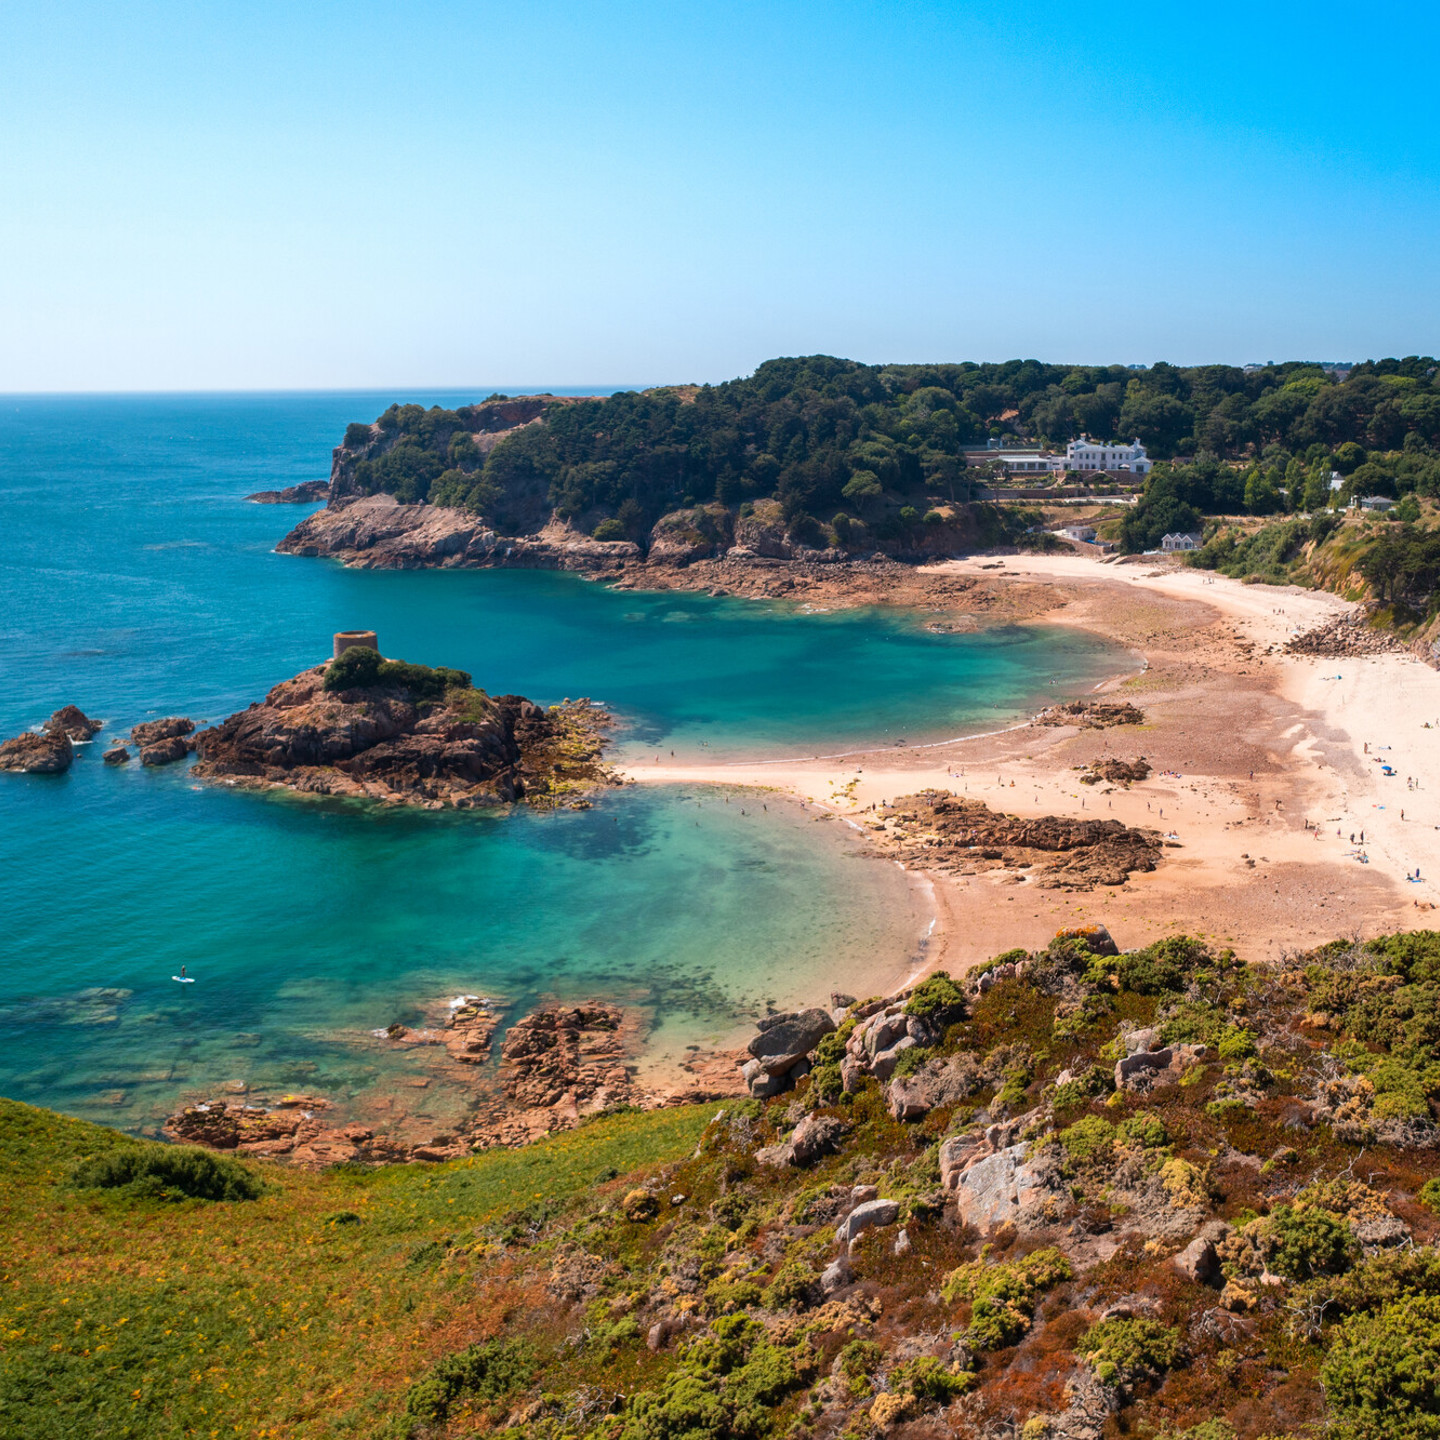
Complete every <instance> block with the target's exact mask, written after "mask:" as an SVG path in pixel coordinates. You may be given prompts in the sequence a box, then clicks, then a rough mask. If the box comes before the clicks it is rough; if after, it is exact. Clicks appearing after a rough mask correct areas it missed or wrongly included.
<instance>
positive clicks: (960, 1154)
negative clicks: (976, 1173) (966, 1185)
mask: <svg viewBox="0 0 1440 1440" xmlns="http://www.w3.org/2000/svg"><path fill="white" fill-rule="evenodd" d="M989 1149H990V1147H989V1145H988V1144H986V1142H985V1137H984V1136H983V1135H951V1136H949V1137H948V1138H947V1139H945V1140H942V1141H941V1142H940V1183H941V1185H943V1186H944V1187H945V1189H947V1190H954V1189H955V1188H956V1186H957V1185H958V1184H959V1183H960V1176H961V1175H962V1174H963V1173H964V1171H965V1170H966V1169H967V1168H968V1167H969V1166H970V1165H971V1164H973V1163H974V1161H976V1160H978V1159H979V1158H980V1156H982V1155H984V1154H986V1153H987V1152H988V1151H989Z"/></svg>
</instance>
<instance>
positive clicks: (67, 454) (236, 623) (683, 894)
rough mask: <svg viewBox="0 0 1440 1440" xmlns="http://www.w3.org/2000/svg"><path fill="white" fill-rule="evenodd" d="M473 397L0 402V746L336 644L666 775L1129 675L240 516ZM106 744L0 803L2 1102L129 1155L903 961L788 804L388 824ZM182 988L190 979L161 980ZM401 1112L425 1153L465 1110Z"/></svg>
mask: <svg viewBox="0 0 1440 1440" xmlns="http://www.w3.org/2000/svg"><path fill="white" fill-rule="evenodd" d="M484 393H485V392H484V391H474V392H471V391H467V392H464V393H463V394H462V393H459V392H432V393H422V394H416V395H395V394H388V393H387V394H384V395H380V394H370V393H348V394H293V393H291V394H274V395H256V394H246V395H192V396H173V395H167V396H56V397H42V396H8V397H0V504H3V514H4V518H5V528H4V544H3V549H0V597H3V610H0V678H3V682H4V683H3V684H0V734H3V735H4V736H9V735H13V734H16V733H18V732H19V731H21V730H24V729H26V728H28V727H31V726H35V725H37V724H38V723H39V722H40V721H42V720H44V719H45V717H46V716H47V715H49V713H50V712H51V711H52V710H54V709H56V708H58V707H59V706H61V705H63V704H66V703H74V704H77V705H79V706H80V707H81V708H82V709H83V710H85V711H86V713H87V714H90V715H92V716H95V717H97V718H103V719H104V720H105V722H106V729H105V731H104V732H102V735H101V736H100V737H98V738H99V740H100V741H104V740H106V739H107V738H108V737H110V736H112V735H116V736H118V735H121V734H122V733H123V732H125V731H128V729H129V727H130V726H131V725H133V724H134V723H136V722H137V721H140V720H144V719H148V718H154V717H155V716H158V715H168V714H183V715H189V716H191V717H192V718H194V719H195V720H196V721H197V722H200V721H206V720H209V721H214V720H217V719H219V718H221V717H223V716H224V715H226V714H228V713H230V712H231V711H233V710H236V709H240V708H242V707H243V706H245V705H246V704H248V703H250V702H251V701H252V700H256V699H258V698H260V697H261V696H262V695H263V694H264V692H265V691H266V690H267V689H269V687H270V686H271V685H273V684H275V683H276V682H277V681H279V680H282V679H284V678H286V677H288V676H290V675H292V674H294V673H295V672H296V671H298V670H300V669H302V668H304V667H305V666H307V665H313V664H315V663H317V662H318V661H320V660H322V659H324V658H326V656H327V655H328V653H329V648H330V637H331V634H332V632H334V631H336V630H341V629H358V628H366V629H374V630H376V631H378V633H379V635H380V640H381V645H382V647H383V649H384V650H385V653H386V654H389V655H394V656H399V657H403V658H404V659H407V660H414V661H420V662H423V663H426V664H445V665H453V666H458V667H459V668H462V669H466V670H469V671H471V672H472V674H473V675H474V677H475V682H476V683H477V684H479V685H482V686H484V687H485V688H486V689H488V690H490V691H492V692H494V693H501V692H506V691H510V692H515V693H519V694H523V695H527V696H529V697H530V698H532V699H535V700H537V701H540V702H542V703H548V702H552V701H555V700H559V699H561V698H563V697H565V696H571V697H575V696H580V695H588V696H590V697H591V698H592V699H595V700H597V701H600V702H603V703H604V704H606V705H607V706H608V707H609V708H611V709H612V710H613V711H614V712H615V713H616V714H617V715H618V716H619V717H620V718H621V720H622V722H623V728H622V729H621V731H620V732H619V734H618V737H617V743H618V747H619V749H620V750H621V752H622V753H624V754H627V755H631V756H634V755H653V754H655V753H657V750H658V751H660V752H663V753H665V754H666V756H667V758H668V753H669V751H671V750H674V751H675V752H676V756H677V759H679V760H684V759H698V758H701V757H706V758H721V757H742V756H756V755H767V756H783V755H787V754H815V753H830V752H835V751H841V750H848V749H855V748H860V747H863V746H866V745H885V744H893V743H895V742H896V741H898V740H901V739H904V740H908V741H911V742H919V741H922V740H926V739H936V738H942V737H945V736H950V735H956V734H961V733H966V732H969V731H974V730H979V729H993V728H997V727H998V726H1000V725H1003V724H1006V723H1013V721H1014V720H1016V719H1017V718H1019V717H1020V716H1022V715H1023V714H1024V713H1025V712H1026V710H1027V709H1029V708H1031V707H1032V706H1033V705H1034V704H1035V703H1036V702H1037V700H1039V699H1041V698H1053V697H1054V696H1056V695H1057V694H1061V695H1063V694H1070V693H1075V692H1077V691H1079V690H1081V689H1084V688H1086V687H1088V686H1089V685H1091V684H1093V683H1094V682H1095V680H1096V679H1097V678H1098V677H1099V676H1101V675H1103V674H1106V673H1110V672H1111V671H1113V670H1114V669H1116V668H1119V666H1120V665H1121V664H1123V660H1122V659H1121V657H1119V656H1118V655H1117V654H1116V653H1115V652H1114V651H1113V650H1111V649H1110V648H1109V647H1107V646H1105V645H1104V644H1103V643H1102V642H1100V641H1098V640H1095V639H1092V638H1090V637H1087V636H1085V635H1083V634H1079V633H1077V632H1074V631H1072V630H1061V629H1058V628H1057V629H1045V628H1035V627H1026V628H1023V629H1021V628H1014V629H1004V628H1002V629H998V630H991V631H987V632H985V633H983V634H979V635H964V634H960V635H940V634H934V633H931V632H930V631H928V630H927V629H926V628H925V626H924V623H923V621H924V617H923V616H918V617H917V616H906V615H900V614H892V613H889V612H887V611H879V610H863V611H843V612H833V613H825V612H823V611H819V612H817V611H816V610H814V609H810V608H807V607H803V606H797V605H794V604H783V603H778V602H774V603H772V602H755V601H746V600H737V599H732V598H714V597H710V596H707V595H691V594H685V595H677V594H673V593H653V594H650V593H637V592H618V591H611V590H608V589H606V588H604V587H603V586H599V585H596V584H592V583H589V582H586V581H584V580H582V579H580V578H578V577H576V576H573V575H558V574H547V573H540V572H518V571H517V572H507V571H444V572H440V571H420V572H378V571H349V570H345V569H343V568H342V567H340V566H339V565H337V564H334V563H332V562H328V561H318V560H305V559H299V558H295V557H289V556H280V555H276V554H275V553H274V545H275V543H276V541H277V540H279V539H280V537H281V536H282V535H283V534H284V533H285V532H286V530H288V529H289V528H290V526H292V525H293V524H295V523H296V522H297V521H298V520H299V519H300V518H301V517H302V516H303V515H305V514H308V513H310V509H312V508H313V507H305V506H263V505H254V504H249V503H247V502H246V501H245V500H244V496H245V495H246V494H248V493H250V492H252V491H256V490H262V489H277V488H280V487H282V486H286V485H292V484H295V483H297V482H298V481H301V480H310V479H324V478H326V477H327V476H328V473H329V460H330V449H331V447H332V446H333V445H334V444H335V443H336V442H337V441H338V439H339V437H340V434H341V433H342V431H343V429H344V426H345V424H346V423H347V422H348V421H350V420H356V419H362V420H368V419H371V418H373V417H374V416H375V415H376V414H378V413H379V412H380V411H381V410H382V409H383V408H384V407H385V406H386V405H387V404H388V403H390V401H391V400H393V399H400V400H404V401H408V400H412V399H414V400H418V401H420V402H421V403H425V404H430V403H439V404H449V405H454V404H458V403H462V402H464V401H468V400H472V399H476V398H480V397H481V396H482V395H483V394H484ZM101 748H102V746H101V744H99V743H97V744H94V745H90V746H85V747H82V748H81V750H80V754H79V758H78V759H77V761H76V763H75V765H74V767H73V768H72V769H71V770H70V772H69V773H68V774H66V775H64V776H61V777H44V776H12V775H0V935H3V937H4V938H3V950H0V1027H3V1034H4V1037H5V1043H4V1044H3V1046H0V1093H3V1094H6V1095H9V1096H12V1097H14V1098H17V1099H22V1100H28V1101H31V1102H33V1103H36V1104H42V1105H48V1106H52V1107H54V1108H56V1109H59V1110H63V1111H66V1112H68V1113H71V1114H76V1115H82V1116H85V1117H87V1118H90V1119H95V1120H101V1121H104V1122H105V1123H109V1124H116V1125H121V1126H124V1127H126V1128H129V1129H132V1130H135V1131H137V1132H142V1133H153V1132H154V1131H155V1129H156V1127H157V1126H158V1124H159V1123H160V1121H161V1120H162V1119H163V1117H164V1116H165V1115H166V1114H167V1113H169V1111H170V1110H172V1109H173V1108H174V1107H175V1105H176V1104H177V1103H178V1102H179V1101H181V1100H182V1099H184V1098H187V1097H189V1096H193V1095H197V1094H200V1093H208V1092H213V1091H214V1090H215V1089H217V1088H218V1087H222V1086H229V1087H230V1088H231V1089H232V1090H233V1091H234V1092H235V1093H239V1092H240V1090H241V1087H249V1093H251V1094H252V1095H268V1094H273V1093H275V1092H276V1091H278V1090H279V1089H281V1088H286V1087H288V1088H298V1089H303V1090H304V1091H305V1092H306V1093H310V1094H317V1095H321V1096H325V1097H327V1098H329V1099H331V1100H332V1101H333V1102H334V1103H335V1104H336V1105H337V1107H340V1108H342V1109H343V1108H345V1107H347V1106H349V1107H352V1108H358V1109H363V1108H364V1102H365V1101H366V1098H367V1097H372V1098H373V1097H374V1096H376V1095H379V1094H380V1093H381V1092H382V1091H383V1092H385V1093H386V1094H391V1095H393V1093H394V1091H395V1086H396V1085H398V1084H403V1083H405V1082H406V1081H414V1080H416V1078H417V1077H416V1075H415V1074H414V1073H413V1072H414V1070H415V1062H414V1060H413V1057H406V1056H396V1055H394V1054H392V1053H391V1051H390V1050H389V1049H388V1048H387V1047H386V1046H385V1045H384V1044H383V1043H381V1042H378V1041H376V1040H375V1039H374V1037H373V1036H372V1032H373V1031H374V1030H376V1029H383V1027H385V1026H386V1025H389V1024H391V1023H392V1022H394V1021H397V1020H400V1021H407V1022H409V1021H413V1020H414V1019H415V1018H416V1017H417V1016H418V1015H419V1014H420V1013H421V1012H422V1008H423V1006H424V1005H425V1004H426V1003H428V1002H433V1001H434V1000H436V999H437V997H443V996H444V995H446V994H459V993H477V994H488V995H491V996H496V997H500V998H503V999H504V1000H505V1001H507V1002H508V1003H509V1004H510V1006H511V1009H510V1011H509V1012H508V1013H509V1014H510V1015H511V1016H512V1017H515V1016H518V1015H519V1014H521V1013H523V1012H524V1010H525V1008H527V1007H528V1006H530V1005H532V1004H533V1003H535V1001H536V1000H538V999H540V998H544V997H549V996H557V997H561V998H579V997H583V996H597V997H598V996H606V997H615V998H620V999H624V1000H629V1001H633V1002H635V1003H637V1004H641V1005H643V1006H645V1007H646V1008H647V1009H648V1010H649V1011H650V1012H651V1013H652V1014H653V1016H654V1020H655V1025H656V1029H657V1034H658V1035H660V1036H661V1037H663V1043H664V1044H665V1045H666V1046H667V1047H668V1048H669V1049H671V1050H673V1051H674V1052H676V1053H683V1047H684V1045H685V1044H695V1043H705V1044H708V1043H711V1042H713V1041H715V1040H717V1039H722V1038H724V1037H726V1036H727V1035H730V1034H733V1032H734V1030H735V1027H736V1025H737V1024H738V1023H739V1022H740V1019H741V1018H742V1017H744V1016H746V1015H749V1014H754V1013H758V1012H759V1011H761V1010H763V1007H764V1005H765V1004H766V1003H767V1002H773V1003H777V1004H786V1003H791V1002H795V1001H799V1000H806V999H815V998H823V996H824V994H825V993H827V992H828V991H829V990H830V989H832V988H836V989H849V988H852V986H853V985H855V984H860V983H862V982H863V981H864V980H865V979H866V978H868V977H871V976H873V975H874V974H876V973H880V972H889V973H894V972H898V971H900V970H902V969H903V968H904V967H905V965H906V964H907V962H913V961H917V960H919V959H920V958H921V957H922V956H923V934H924V930H925V926H926V924H927V922H928V914H927V911H926V909H925V905H924V901H923V896H922V895H921V894H920V893H918V892H917V890H916V889H915V888H914V886H913V884H912V883H911V881H910V880H909V879H908V878H907V877H906V876H905V875H903V874H902V873H901V872H900V871H899V870H898V869H896V868H895V867H894V866H893V865H890V864H887V863H884V862H880V861H875V860H866V859H863V858H861V857H860V856H859V855H858V846H857V843H856V841H855V840H854V838H853V836H852V835H851V834H850V832H848V831H846V830H845V827H841V826H837V825H833V824H830V825H826V824H819V823H816V822H815V821H814V818H813V816H812V815H811V814H809V813H806V812H803V811H800V810H799V809H798V808H797V807H792V806H790V805H785V804H772V805H770V806H769V809H768V811H766V810H761V811H760V812H759V813H758V814H757V813H756V808H757V807H756V806H754V805H750V804H747V803H744V802H743V801H742V800H741V799H740V798H739V797H730V799H729V801H728V802H727V797H726V796H725V794H724V793H722V792H717V791H715V790H712V789H708V788H696V787H675V788H673V789H671V788H659V787H654V788H647V789H645V790H643V791H641V790H636V789H629V790H625V791H621V792H616V793H614V794H611V795H607V796H605V797H604V798H602V799H601V800H600V801H599V803H598V804H597V805H596V806H595V808H593V809H591V810H588V811H582V812H561V813H557V814H544V815H540V814H534V813H531V812H529V811H527V810H524V809H520V810H517V811H515V812H514V813H509V814H504V815H471V814H467V815H453V814H452V815H445V814H440V815H437V814H432V813H428V812H427V813H414V812H401V813H397V812H394V811H377V810H374V809H370V808H366V807H362V806H356V805H353V804H349V803H340V802H331V801H324V800H317V799H313V798H312V799H298V798H295V797H289V796H275V795H256V794H246V793H236V792H234V791H229V790H224V789H212V788H208V787H204V786H200V785H198V784H197V783H195V782H194V781H192V780H191V779H190V778H189V775H188V770H187V768H186V767H185V766H174V767H171V768H168V769H164V770H144V769H141V768H140V767H139V766H138V765H135V764H132V765H130V766H127V767H125V768H123V769H118V770H117V769H110V768H108V767H105V766H102V764H101V763H100V750H101ZM742 810H743V811H744V812H745V813H744V814H742V813H741V812H742ZM182 965H185V966H186V967H187V968H188V973H189V974H190V975H191V976H193V977H194V978H195V981H196V983H195V984H193V985H186V986H179V985H176V984H174V983H173V981H172V979H171V976H172V975H175V974H178V973H179V970H180V967H181V966H182ZM417 1094H419V1095H420V1098H419V1099H416V1098H414V1096H415V1095H417ZM411 1096H412V1098H411V1099H410V1100H409V1101H407V1104H408V1105H409V1108H410V1112H411V1113H412V1114H418V1115H419V1117H420V1118H421V1119H422V1120H424V1119H431V1118H433V1120H434V1123H435V1125H436V1126H437V1127H441V1126H443V1125H444V1124H445V1123H448V1122H449V1121H450V1120H453V1118H454V1112H455V1107H456V1105H457V1104H459V1103H460V1100H459V1098H457V1095H456V1094H455V1093H453V1092H444V1087H438V1088H436V1089H434V1090H431V1089H425V1090H424V1091H423V1094H422V1093H421V1092H420V1091H419V1090H416V1091H412V1092H411ZM427 1106H428V1107H429V1109H428V1111H427V1109H426V1107H427Z"/></svg>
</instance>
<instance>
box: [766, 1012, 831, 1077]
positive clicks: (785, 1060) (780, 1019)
mask: <svg viewBox="0 0 1440 1440" xmlns="http://www.w3.org/2000/svg"><path fill="white" fill-rule="evenodd" d="M834 1028H835V1022H834V1021H833V1020H832V1019H831V1018H830V1016H829V1015H828V1014H827V1013H826V1012H825V1011H824V1010H820V1009H814V1010H802V1011H799V1012H797V1013H795V1014H793V1015H779V1016H774V1017H772V1018H771V1019H770V1020H769V1021H768V1023H766V1025H765V1028H764V1029H763V1030H762V1031H761V1032H760V1033H759V1034H758V1035H756V1036H755V1037H754V1039H752V1040H751V1041H750V1043H749V1045H747V1046H746V1047H745V1048H746V1049H747V1050H748V1051H749V1052H750V1054H751V1055H752V1056H754V1057H755V1059H757V1060H758V1061H759V1062H760V1064H761V1066H762V1068H763V1069H764V1070H765V1072H766V1074H768V1075H784V1074H785V1073H786V1072H787V1071H789V1070H791V1069H793V1068H794V1066H796V1065H798V1064H799V1063H800V1061H802V1060H804V1059H805V1058H806V1056H807V1055H808V1054H809V1052H810V1051H811V1050H813V1049H814V1048H815V1047H816V1046H817V1045H818V1044H819V1043H820V1041H821V1040H822V1039H824V1037H825V1036H826V1035H828V1034H829V1033H830V1032H831V1031H832V1030H833V1029H834Z"/></svg>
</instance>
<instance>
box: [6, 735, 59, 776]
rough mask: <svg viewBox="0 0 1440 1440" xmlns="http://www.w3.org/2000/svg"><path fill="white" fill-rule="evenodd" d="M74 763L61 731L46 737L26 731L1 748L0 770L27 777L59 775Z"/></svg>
mask: <svg viewBox="0 0 1440 1440" xmlns="http://www.w3.org/2000/svg"><path fill="white" fill-rule="evenodd" d="M74 759H75V747H74V746H73V745H72V744H71V743H70V737H69V736H68V735H67V734H66V733H65V732H64V731H63V730H56V731H53V732H51V733H49V734H45V735H36V734H35V733H34V732H33V731H27V732H26V733H25V734H24V735H17V736H16V737H15V738H14V739H13V740H7V741H5V743H4V744H3V745H0V770H17V771H20V772H22V773H23V774H26V775H59V774H62V773H63V772H64V771H66V770H68V769H69V768H70V766H71V764H72V762H73V761H74Z"/></svg>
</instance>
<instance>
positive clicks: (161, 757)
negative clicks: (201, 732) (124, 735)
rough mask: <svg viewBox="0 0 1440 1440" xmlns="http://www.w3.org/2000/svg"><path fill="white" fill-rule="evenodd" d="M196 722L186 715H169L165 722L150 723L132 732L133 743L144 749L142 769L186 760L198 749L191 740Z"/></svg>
mask: <svg viewBox="0 0 1440 1440" xmlns="http://www.w3.org/2000/svg"><path fill="white" fill-rule="evenodd" d="M194 729H195V722H194V721H193V720H189V719H186V717H185V716H183V715H167V716H166V717H165V718H164V719H163V720H147V721H145V722H144V723H143V724H140V725H136V726H135V727H134V728H133V729H132V730H131V731H130V743H131V744H132V745H136V746H138V747H139V749H140V763H141V764H142V765H173V764H174V763H175V762H176V761H177V760H183V759H184V758H185V757H186V756H187V755H188V754H189V753H190V751H191V750H192V749H193V748H194V741H192V740H190V739H189V738H188V737H189V736H190V735H191V734H192V733H193V732H194Z"/></svg>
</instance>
